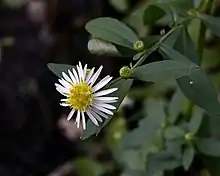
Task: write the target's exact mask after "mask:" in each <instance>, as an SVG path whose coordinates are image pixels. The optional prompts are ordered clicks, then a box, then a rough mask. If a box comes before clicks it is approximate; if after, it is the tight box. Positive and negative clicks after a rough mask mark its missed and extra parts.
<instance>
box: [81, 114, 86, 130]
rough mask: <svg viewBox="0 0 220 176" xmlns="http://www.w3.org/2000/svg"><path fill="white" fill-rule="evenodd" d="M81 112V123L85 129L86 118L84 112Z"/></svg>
mask: <svg viewBox="0 0 220 176" xmlns="http://www.w3.org/2000/svg"><path fill="white" fill-rule="evenodd" d="M81 114H82V125H83V129H84V130H85V129H86V120H85V114H84V112H83V111H81Z"/></svg>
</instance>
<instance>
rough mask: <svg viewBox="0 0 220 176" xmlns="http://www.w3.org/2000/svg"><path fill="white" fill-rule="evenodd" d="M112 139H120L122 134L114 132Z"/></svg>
mask: <svg viewBox="0 0 220 176" xmlns="http://www.w3.org/2000/svg"><path fill="white" fill-rule="evenodd" d="M113 138H114V139H115V140H119V139H121V138H122V133H121V132H114V134H113Z"/></svg>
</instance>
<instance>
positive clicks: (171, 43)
mask: <svg viewBox="0 0 220 176" xmlns="http://www.w3.org/2000/svg"><path fill="white" fill-rule="evenodd" d="M180 32H181V29H180V28H177V29H176V30H174V31H173V32H172V33H171V34H170V35H169V36H168V37H167V38H166V39H165V40H164V41H163V44H164V45H167V46H169V47H171V48H172V47H173V46H174V44H175V43H176V40H177V39H178V38H179V35H180Z"/></svg>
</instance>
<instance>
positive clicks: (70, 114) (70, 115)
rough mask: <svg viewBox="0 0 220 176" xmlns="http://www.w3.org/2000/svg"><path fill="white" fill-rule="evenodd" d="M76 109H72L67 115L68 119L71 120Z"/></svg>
mask: <svg viewBox="0 0 220 176" xmlns="http://www.w3.org/2000/svg"><path fill="white" fill-rule="evenodd" d="M75 111H76V110H75V109H72V111H70V113H69V115H68V117H67V120H68V121H69V120H70V119H71V118H72V117H73V114H74V112H75Z"/></svg>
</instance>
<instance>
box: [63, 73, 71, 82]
mask: <svg viewBox="0 0 220 176" xmlns="http://www.w3.org/2000/svg"><path fill="white" fill-rule="evenodd" d="M62 75H63V77H64V79H65V80H66V81H68V82H70V83H71V82H72V80H71V79H70V77H69V76H68V75H67V74H66V73H65V72H62Z"/></svg>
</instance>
